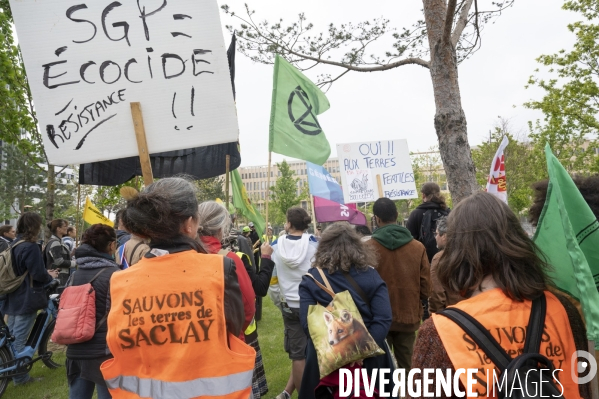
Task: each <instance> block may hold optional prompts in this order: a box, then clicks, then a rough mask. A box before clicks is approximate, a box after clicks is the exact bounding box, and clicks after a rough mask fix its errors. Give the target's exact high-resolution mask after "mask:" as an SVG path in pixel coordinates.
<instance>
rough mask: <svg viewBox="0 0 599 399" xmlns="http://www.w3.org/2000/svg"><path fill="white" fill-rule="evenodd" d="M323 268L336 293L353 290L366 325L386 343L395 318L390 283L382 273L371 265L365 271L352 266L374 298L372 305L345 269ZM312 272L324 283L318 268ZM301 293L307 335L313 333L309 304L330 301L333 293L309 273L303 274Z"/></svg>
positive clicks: (369, 330)
mask: <svg viewBox="0 0 599 399" xmlns="http://www.w3.org/2000/svg"><path fill="white" fill-rule="evenodd" d="M323 272H324V274H325V276H326V277H327V280H329V283H330V284H331V287H333V291H335V293H337V292H341V291H346V290H347V291H349V292H350V294H351V296H352V298H353V300H354V302H355V304H356V306H357V308H358V310H359V311H360V314H361V315H362V319H363V320H364V324H365V325H366V328H368V332H369V333H370V335H372V338H374V340H375V341H376V342H377V344H378V345H379V346H381V347H382V346H383V345H384V341H385V338H386V337H387V333H388V332H389V328H390V327H391V320H392V318H391V303H390V302H389V293H388V291H387V284H385V282H384V281H383V279H382V278H381V276H379V273H378V272H377V271H376V270H375V269H373V268H372V267H369V268H368V270H366V271H363V272H359V271H357V270H356V269H355V268H353V267H352V268H351V269H350V271H349V274H350V275H351V276H352V277H353V278H354V280H355V281H356V283H357V284H358V286H360V288H362V291H364V293H365V294H366V296H367V297H368V299H369V300H370V307H368V305H367V304H366V302H364V300H363V299H362V298H361V297H360V295H359V294H358V293H357V292H356V290H355V289H354V287H352V285H351V284H350V283H349V281H347V279H346V278H345V277H344V276H343V273H341V271H337V272H335V273H333V274H332V275H330V274H329V272H328V271H327V270H326V269H324V270H323ZM308 273H310V274H311V275H313V276H314V277H315V278H316V280H318V281H319V282H320V283H323V284H324V282H323V281H322V278H321V277H320V274H319V273H318V271H317V270H316V269H314V268H311V269H310V270H309V271H308ZM299 295H300V321H301V323H302V327H303V328H304V331H305V332H306V335H308V336H309V335H310V334H309V332H308V307H309V306H310V305H315V304H316V303H317V302H318V303H321V304H328V303H329V302H331V301H332V298H331V296H330V295H329V294H327V293H326V292H324V290H322V289H321V288H320V287H318V286H317V285H316V283H315V282H314V280H312V278H310V277H308V276H304V277H303V278H302V282H301V284H300V286H299Z"/></svg>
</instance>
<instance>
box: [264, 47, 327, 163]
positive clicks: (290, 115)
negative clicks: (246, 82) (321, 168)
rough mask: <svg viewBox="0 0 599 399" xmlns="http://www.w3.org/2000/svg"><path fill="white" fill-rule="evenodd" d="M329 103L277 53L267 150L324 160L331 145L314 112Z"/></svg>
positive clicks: (291, 155) (311, 159)
mask: <svg viewBox="0 0 599 399" xmlns="http://www.w3.org/2000/svg"><path fill="white" fill-rule="evenodd" d="M329 107H330V105H329V100H327V98H326V96H325V95H324V93H323V92H322V91H321V90H320V89H319V88H318V86H316V85H315V84H314V83H312V82H311V81H310V79H308V78H307V77H305V76H304V74H302V73H301V72H300V71H298V70H297V69H295V68H294V67H293V65H291V64H290V63H288V62H287V61H285V59H284V58H283V57H281V56H279V55H277V56H276V59H275V72H274V77H273V87H272V106H271V109H270V139H269V143H268V150H269V151H273V152H276V153H278V154H283V155H287V156H290V157H293V158H298V159H304V160H306V161H309V162H312V163H315V164H318V165H322V164H324V163H325V162H326V160H327V159H328V158H329V155H331V146H330V145H329V142H328V141H327V138H326V136H325V135H324V132H323V131H322V128H321V127H320V123H318V119H317V118H316V115H320V114H322V113H323V112H324V111H326V110H327V109H329Z"/></svg>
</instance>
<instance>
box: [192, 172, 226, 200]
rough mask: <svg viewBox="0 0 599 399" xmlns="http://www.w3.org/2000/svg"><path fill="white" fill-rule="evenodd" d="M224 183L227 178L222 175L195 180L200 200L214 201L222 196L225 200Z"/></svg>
mask: <svg viewBox="0 0 599 399" xmlns="http://www.w3.org/2000/svg"><path fill="white" fill-rule="evenodd" d="M224 184H225V179H224V178H222V177H220V176H217V177H211V178H209V179H202V180H197V181H195V185H196V186H197V187H198V201H199V202H204V201H214V200H215V199H217V198H220V199H221V200H222V201H223V202H225V192H224V191H223V186H224ZM230 201H232V199H230Z"/></svg>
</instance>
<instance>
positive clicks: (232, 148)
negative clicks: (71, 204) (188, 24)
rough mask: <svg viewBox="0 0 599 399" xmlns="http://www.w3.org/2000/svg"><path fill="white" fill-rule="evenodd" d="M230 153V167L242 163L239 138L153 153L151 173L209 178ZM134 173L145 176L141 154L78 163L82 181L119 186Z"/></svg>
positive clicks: (223, 167) (230, 56) (230, 55)
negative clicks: (138, 155)
mask: <svg viewBox="0 0 599 399" xmlns="http://www.w3.org/2000/svg"><path fill="white" fill-rule="evenodd" d="M236 40H237V39H236V37H235V34H233V37H232V38H231V44H230V46H229V49H228V50H227V60H228V61H229V72H230V73H231V86H232V88H233V98H235V43H236ZM132 134H133V133H132ZM227 154H228V155H230V165H229V169H230V170H235V169H237V168H238V167H239V165H240V164H241V155H240V154H239V148H238V143H237V142H234V143H225V144H216V145H210V146H206V147H197V148H190V149H187V150H178V151H167V152H159V153H156V154H150V162H151V163H152V173H153V174H154V177H156V178H164V177H170V176H174V175H178V174H186V175H190V176H193V177H194V178H195V179H207V178H210V177H216V176H220V175H223V174H225V172H226V156H227ZM135 176H142V172H141V165H140V163H139V157H129V158H121V159H113V160H110V161H100V162H93V163H86V164H81V165H80V166H79V183H80V184H93V185H96V186H116V185H118V184H122V183H125V182H126V181H129V180H131V179H132V178H134V177H135Z"/></svg>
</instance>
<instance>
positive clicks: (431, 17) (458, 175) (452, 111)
mask: <svg viewBox="0 0 599 399" xmlns="http://www.w3.org/2000/svg"><path fill="white" fill-rule="evenodd" d="M423 3H424V18H425V21H426V28H427V34H428V40H429V44H430V52H431V60H430V73H431V80H432V83H433V93H434V95H435V106H436V112H435V130H436V132H437V138H438V140H439V152H440V153H441V159H442V160H443V166H444V168H445V173H446V175H447V184H448V185H449V191H450V192H451V198H452V200H453V202H454V204H456V203H458V202H459V201H461V200H462V199H464V198H466V197H468V196H469V195H471V194H473V193H475V192H476V191H478V185H477V184H476V171H475V168H474V162H473V161H472V156H471V153H470V145H469V144H468V132H467V128H466V115H465V114H464V110H463V109H462V100H461V98H460V86H459V82H458V65H457V57H456V51H455V48H454V47H453V45H452V43H451V35H449V36H448V37H446V38H445V39H444V37H443V32H444V28H445V15H446V12H447V7H446V4H445V0H423Z"/></svg>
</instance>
